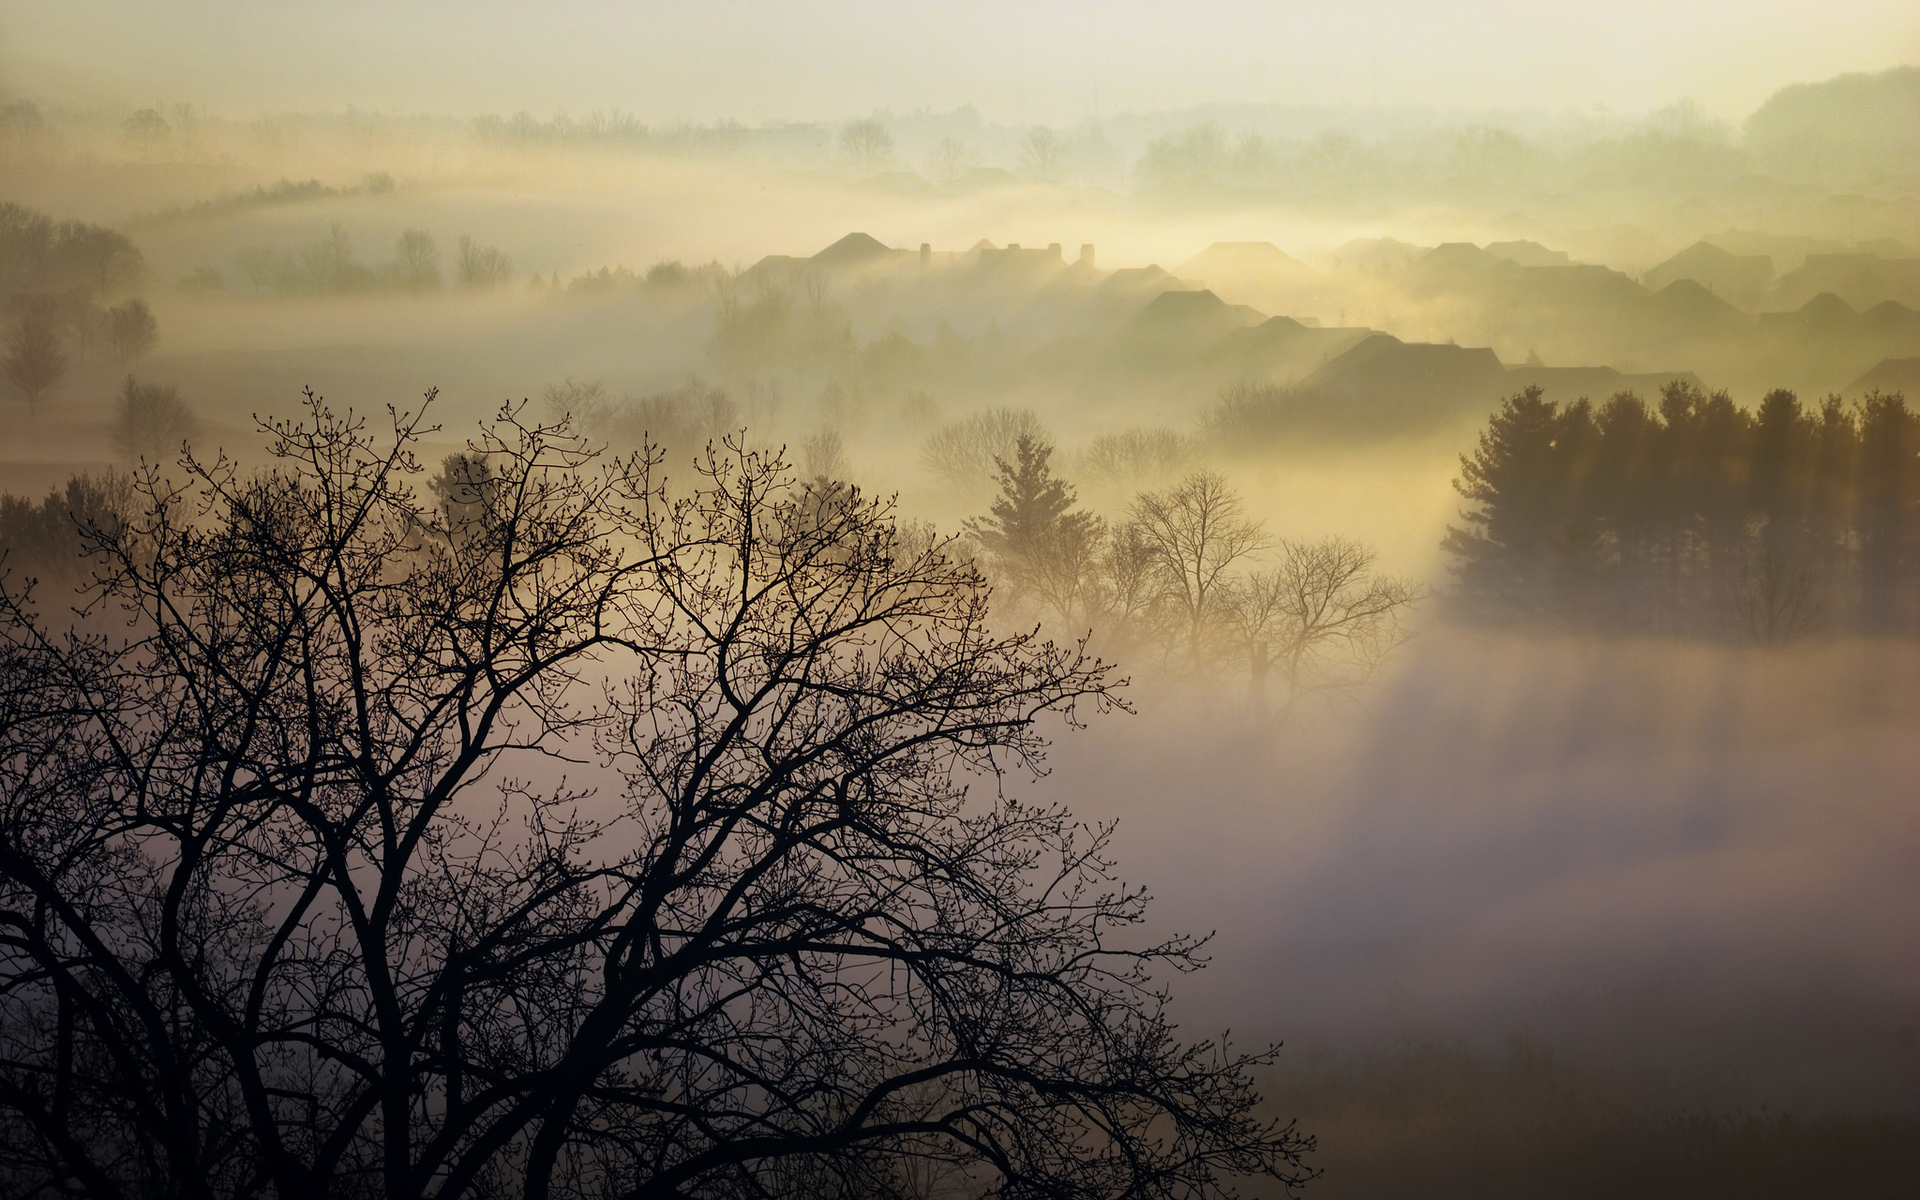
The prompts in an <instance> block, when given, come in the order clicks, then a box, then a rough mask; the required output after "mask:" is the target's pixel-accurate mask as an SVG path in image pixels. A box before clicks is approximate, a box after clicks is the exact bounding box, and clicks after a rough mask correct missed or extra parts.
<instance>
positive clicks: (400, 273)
mask: <svg viewBox="0 0 1920 1200" xmlns="http://www.w3.org/2000/svg"><path fill="white" fill-rule="evenodd" d="M233 262H234V266H235V267H236V268H238V270H239V274H240V278H241V279H244V280H245V281H246V283H247V285H248V286H249V287H250V288H251V289H252V290H253V292H255V293H256V294H258V293H262V292H280V293H289V294H302V293H305V294H339V293H351V292H364V291H377V290H401V291H410V292H425V291H437V290H438V289H440V288H441V287H442V286H444V284H445V275H444V274H443V256H442V254H441V250H440V245H439V243H438V242H437V241H436V240H435V239H434V236H433V235H432V234H431V233H429V232H427V231H426V230H424V229H409V230H405V231H403V232H402V233H401V234H400V236H399V237H398V238H396V239H395V240H394V247H393V257H392V258H391V259H389V260H388V261H387V262H385V263H383V264H381V265H379V266H372V267H370V266H367V265H366V264H364V263H362V262H360V261H359V260H358V259H357V258H355V257H354V249H353V238H352V236H351V235H350V234H349V233H348V232H347V230H346V228H345V227H344V226H342V225H340V224H338V223H334V224H332V225H329V226H328V227H327V231H326V232H325V233H324V234H322V235H321V236H320V237H318V238H316V239H315V240H313V241H311V242H303V243H301V244H299V245H297V246H294V247H292V248H290V249H276V248H274V247H271V246H249V247H247V248H246V249H244V250H241V251H240V252H239V253H238V254H236V255H234V258H233ZM450 265H451V271H452V277H453V279H452V281H453V283H454V284H455V285H456V286H458V287H461V288H467V289H474V290H484V289H488V288H495V287H499V286H501V285H502V284H505V283H508V282H510V281H511V280H512V279H513V260H512V259H511V258H509V257H508V256H507V255H506V254H505V253H504V252H503V251H501V250H500V248H499V247H497V246H490V245H485V244H482V243H480V242H477V241H475V240H474V239H473V238H471V237H468V236H466V235H465V234H462V235H461V237H460V239H459V242H458V244H457V247H456V252H455V255H454V258H453V261H452V263H451V264H450ZM217 286H218V284H217V283H215V284H214V285H213V287H209V288H207V289H204V290H213V288H214V287H217Z"/></svg>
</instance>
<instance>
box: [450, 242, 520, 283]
mask: <svg viewBox="0 0 1920 1200" xmlns="http://www.w3.org/2000/svg"><path fill="white" fill-rule="evenodd" d="M459 272H460V286H461V287H469V288H487V287H495V286H497V285H499V284H502V283H505V282H507V281H508V280H510V279H512V278H513V260H512V259H510V258H508V257H507V256H506V255H505V254H502V253H501V252H500V250H499V248H498V247H495V246H482V245H480V244H479V243H478V242H476V241H474V240H473V239H472V238H470V237H468V236H467V235H465V234H461V235H460V263H459Z"/></svg>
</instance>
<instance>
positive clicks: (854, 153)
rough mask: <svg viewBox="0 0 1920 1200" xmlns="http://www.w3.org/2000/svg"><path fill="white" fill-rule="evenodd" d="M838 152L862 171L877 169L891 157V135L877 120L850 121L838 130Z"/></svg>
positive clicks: (889, 160) (884, 164)
mask: <svg viewBox="0 0 1920 1200" xmlns="http://www.w3.org/2000/svg"><path fill="white" fill-rule="evenodd" d="M840 152H841V153H842V154H844V155H846V156H847V159H848V161H850V162H852V163H853V165H854V166H856V167H858V168H859V169H860V170H862V171H877V170H879V169H880V168H881V167H884V166H886V165H887V163H889V162H891V161H892V159H893V135H892V134H891V133H888V132H887V127H886V126H885V125H883V124H881V123H880V122H879V121H876V120H873V119H872V118H868V119H867V120H864V121H850V122H848V123H847V125H846V127H845V128H843V129H842V130H841V131H840Z"/></svg>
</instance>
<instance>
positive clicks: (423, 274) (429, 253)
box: [393, 229, 464, 292]
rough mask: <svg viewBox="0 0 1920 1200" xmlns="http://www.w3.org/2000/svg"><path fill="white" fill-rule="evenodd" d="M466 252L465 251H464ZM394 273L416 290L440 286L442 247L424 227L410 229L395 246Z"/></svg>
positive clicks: (403, 282)
mask: <svg viewBox="0 0 1920 1200" xmlns="http://www.w3.org/2000/svg"><path fill="white" fill-rule="evenodd" d="M463 253H464V251H463ZM393 270H394V275H395V276H396V277H397V278H398V279H399V280H400V282H401V283H402V284H404V285H406V286H407V287H409V288H412V289H413V290H414V291H416V292H419V291H426V290H428V289H430V288H437V287H439V286H440V247H439V246H437V245H435V244H434V241H433V235H432V234H430V233H428V232H427V231H426V230H424V229H409V230H407V231H405V232H404V233H402V234H401V235H400V240H399V241H397V242H395V243H394V248H393Z"/></svg>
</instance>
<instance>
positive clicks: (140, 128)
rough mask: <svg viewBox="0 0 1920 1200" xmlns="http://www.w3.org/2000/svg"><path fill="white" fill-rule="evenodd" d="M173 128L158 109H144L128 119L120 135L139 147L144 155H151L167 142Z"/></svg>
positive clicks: (122, 125) (121, 128) (123, 123)
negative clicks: (161, 144) (162, 143)
mask: <svg viewBox="0 0 1920 1200" xmlns="http://www.w3.org/2000/svg"><path fill="white" fill-rule="evenodd" d="M171 132H172V128H171V127H170V126H169V125H168V124H167V119H166V118H165V117H163V116H161V115H160V110H159V109H157V108H143V109H141V110H139V111H138V112H136V113H134V114H133V115H132V116H130V117H128V118H127V119H126V120H125V121H124V122H122V123H121V126H120V134H121V136H122V137H124V138H126V139H127V141H128V142H129V143H131V144H132V145H134V146H136V147H138V148H139V149H140V152H141V153H143V154H151V153H153V151H154V149H155V148H156V147H158V146H159V145H160V143H161V142H164V141H166V140H167V135H168V134H169V133H171Z"/></svg>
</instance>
